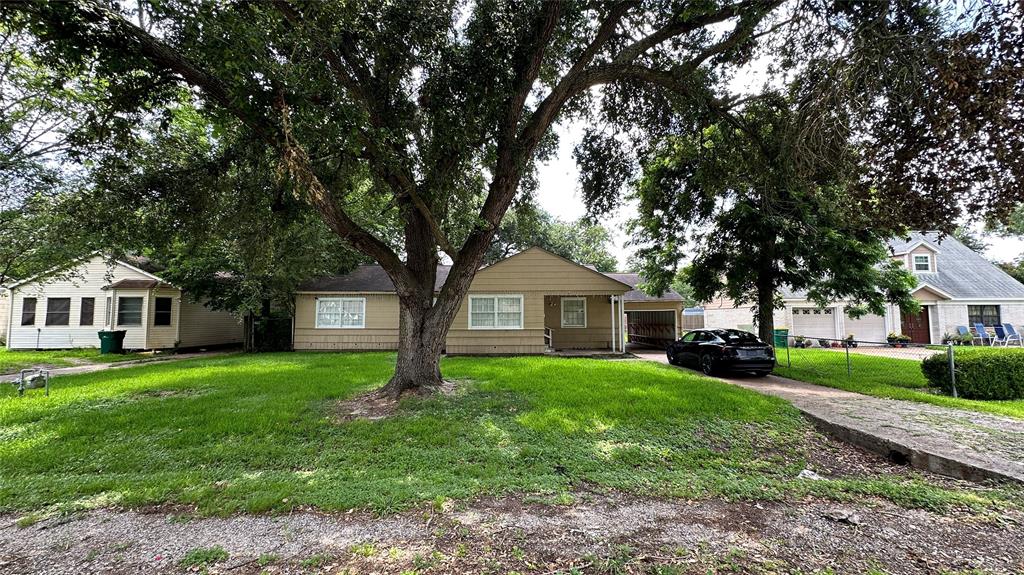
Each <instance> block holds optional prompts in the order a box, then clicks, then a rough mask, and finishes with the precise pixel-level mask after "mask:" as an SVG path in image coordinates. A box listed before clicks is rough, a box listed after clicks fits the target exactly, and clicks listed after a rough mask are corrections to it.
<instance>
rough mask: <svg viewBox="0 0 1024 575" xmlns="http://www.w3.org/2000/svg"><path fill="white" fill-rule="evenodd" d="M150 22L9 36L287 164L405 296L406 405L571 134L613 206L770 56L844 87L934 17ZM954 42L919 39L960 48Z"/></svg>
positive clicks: (647, 6) (627, 6)
mask: <svg viewBox="0 0 1024 575" xmlns="http://www.w3.org/2000/svg"><path fill="white" fill-rule="evenodd" d="M140 4H141V5H142V6H143V7H144V11H146V12H148V17H147V18H143V19H140V22H145V23H146V25H145V26H140V25H136V24H135V23H133V22H132V20H131V16H132V15H131V14H129V13H127V12H126V11H125V9H124V7H123V5H122V4H121V3H118V2H110V3H103V2H97V1H89V0H76V1H68V2H59V3H58V2H32V1H14V2H5V3H4V4H3V8H2V11H0V18H2V22H3V23H4V25H5V26H9V27H11V28H18V29H27V30H30V31H31V32H32V33H33V34H35V35H36V37H37V38H38V40H39V43H38V50H39V53H40V54H39V55H40V58H43V59H45V60H46V61H47V62H49V64H50V65H51V66H53V67H54V68H55V69H75V68H83V67H84V68H87V69H88V70H89V71H90V73H91V74H94V75H95V76H97V77H102V78H104V79H105V81H106V82H107V83H108V90H109V97H108V99H107V101H105V102H104V103H102V106H97V109H98V110H99V109H101V108H102V110H103V112H104V114H107V115H113V116H114V117H119V118H123V117H127V118H132V117H141V116H145V115H146V114H148V113H152V112H153V111H155V110H159V109H160V108H161V107H162V106H164V105H166V103H167V102H168V101H169V100H171V99H173V98H176V97H178V95H179V94H180V91H181V88H182V87H183V86H185V87H187V88H188V89H189V90H190V92H189V93H190V94H191V96H192V97H193V98H194V99H195V100H197V102H198V104H199V105H201V106H204V107H205V111H206V112H207V113H209V114H210V115H211V116H212V117H214V118H215V119H216V123H217V131H219V132H220V133H222V134H223V135H224V137H229V138H233V139H235V140H243V139H251V140H253V141H256V142H259V143H260V144H261V145H263V146H265V148H266V149H267V150H268V152H269V153H270V154H271V155H272V156H273V157H275V158H276V161H277V162H279V165H280V167H281V171H282V173H283V174H286V175H287V177H288V180H289V186H290V189H291V190H293V191H294V193H296V194H297V195H298V196H299V197H301V198H302V199H303V200H304V201H306V202H308V204H309V205H310V206H312V207H313V208H315V209H316V210H317V211H318V212H319V214H320V216H321V217H322V219H323V220H324V221H325V222H326V223H327V225H328V226H329V227H330V228H331V229H332V230H333V231H334V233H336V234H337V235H338V236H339V237H341V238H343V239H344V240H345V241H347V242H348V243H349V244H351V245H352V246H353V247H354V248H356V249H357V250H359V251H360V252H362V253H363V254H365V255H367V256H369V257H370V258H372V259H374V260H376V261H377V262H379V263H380V265H381V266H382V267H383V268H384V269H385V270H386V271H387V273H388V275H389V276H390V277H391V279H392V280H393V281H394V284H395V286H396V290H397V293H398V297H399V302H400V308H401V313H400V318H401V329H400V331H401V335H400V341H399V353H398V362H397V366H396V371H395V374H394V376H393V378H392V380H391V382H390V383H389V384H388V386H387V387H386V388H385V391H386V392H388V393H390V394H392V395H398V394H400V393H401V392H402V391H403V390H406V389H409V388H415V387H419V386H427V387H429V386H436V385H438V384H439V383H440V381H441V373H440V368H439V358H440V353H441V350H442V348H443V345H444V337H445V334H446V333H447V330H448V328H449V326H450V325H451V322H452V320H453V318H454V316H455V313H456V311H457V309H458V307H459V305H460V304H461V302H462V300H463V297H464V296H465V294H466V292H467V290H468V288H469V285H470V282H471V280H472V278H473V276H474V274H475V272H476V270H477V269H478V268H479V266H480V264H481V262H482V261H483V258H484V256H485V254H486V252H487V250H488V248H489V246H490V245H491V241H492V239H493V237H494V234H495V232H496V230H497V229H498V227H499V226H500V224H501V221H502V218H503V216H504V215H505V213H506V211H507V210H508V208H509V206H510V205H511V204H512V202H513V200H514V199H515V198H516V197H517V194H520V193H521V192H523V190H524V189H525V188H529V187H530V186H531V185H534V184H535V180H534V179H533V177H532V175H533V166H534V163H535V161H536V160H537V159H538V158H543V157H545V156H546V155H547V154H550V153H551V150H552V149H553V148H552V144H553V141H552V140H553V134H552V130H551V127H552V125H553V124H554V123H556V122H558V121H560V120H562V119H566V118H570V117H576V118H586V119H588V120H589V121H590V125H591V128H592V129H591V130H590V131H589V132H588V134H587V137H586V138H585V140H584V143H583V146H582V147H581V150H580V153H579V154H578V158H579V160H580V163H581V168H582V185H583V187H584V189H585V191H587V193H588V196H587V197H588V198H589V199H590V200H592V201H593V203H594V204H595V206H597V207H602V206H603V207H608V206H611V205H613V204H614V203H615V201H614V194H615V193H616V192H617V189H618V188H619V187H621V184H622V181H621V176H622V175H623V174H625V173H627V170H626V167H625V166H626V164H627V163H628V161H627V160H626V158H628V157H630V152H629V151H622V144H623V143H624V141H626V140H628V139H629V138H630V137H632V138H635V139H638V140H640V142H641V143H642V142H643V141H644V140H649V139H654V138H657V137H658V136H659V135H661V134H663V133H665V132H666V131H668V130H670V129H672V128H674V127H678V126H679V125H681V124H687V123H690V122H693V119H692V118H691V117H690V116H691V115H701V116H703V115H706V114H707V113H712V114H715V115H720V116H722V117H727V116H728V115H729V114H730V113H732V112H734V111H736V110H740V109H742V107H743V105H744V103H745V100H744V99H743V98H739V97H736V96H735V95H733V94H731V93H730V91H729V86H730V83H729V79H730V75H731V74H734V73H736V72H737V71H741V70H742V67H743V66H745V65H747V64H748V63H749V62H750V61H751V59H752V58H754V57H755V56H757V55H764V54H777V55H778V56H779V59H778V62H777V63H776V64H777V65H776V66H773V67H772V69H771V70H770V72H771V73H785V72H786V71H787V69H792V68H795V67H799V66H803V65H806V64H807V63H808V62H812V61H813V62H818V63H821V64H822V66H823V70H824V71H825V73H827V74H828V75H830V76H835V75H837V74H841V73H842V71H844V70H847V69H849V68H850V67H851V66H853V65H854V64H859V63H861V60H856V59H855V58H852V57H853V56H856V57H857V58H864V59H868V60H872V61H874V62H876V63H882V62H883V61H884V60H885V58H887V57H889V55H888V52H886V53H881V52H879V51H878V46H880V45H883V44H885V42H884V39H886V38H889V37H890V33H891V32H892V31H893V29H894V27H895V28H899V26H900V25H901V24H902V23H903V22H904V21H912V22H916V20H915V19H916V18H918V17H923V18H925V19H927V18H928V15H929V14H931V13H932V12H933V10H932V9H931V8H928V7H926V6H922V5H921V4H919V3H917V2H907V3H901V4H899V5H898V6H892V7H889V6H886V5H884V4H881V3H867V4H868V5H869V6H874V8H867V7H863V6H862V5H861V4H858V3H846V2H834V3H833V2H827V1H825V0H797V1H795V2H786V3H785V4H784V3H783V1H782V0H738V1H732V2H729V1H725V2H720V1H713V0H709V1H696V2H676V1H671V0H667V1H646V2H643V1H637V2H634V1H622V2H582V1H580V2H556V1H550V2H512V1H500V0H482V1H478V2H463V1H456V0H450V1H443V0H424V1H419V2H414V1H411V2H396V3H391V2H371V1H367V2H354V3H353V2H326V1H325V2H305V1H299V0H274V1H267V2H243V1H238V2H227V3H212V2H188V1H173V0H172V1H166V2H159V3H156V2H154V3H152V4H151V5H148V4H147V3H144V2H143V3H140ZM922 14H923V15H924V16H921V15H922ZM911 32H912V33H915V34H917V31H911ZM934 32H935V31H934V30H932V29H928V30H925V31H924V33H921V34H917V36H915V37H917V38H919V39H920V42H921V43H923V44H925V45H927V46H939V45H941V42H940V41H939V40H940V39H938V38H936V37H935V35H934ZM872 34H877V36H876V37H875V41H873V40H872ZM933 41H934V42H933ZM873 42H874V43H873ZM888 49H889V46H888V45H886V50H888ZM897 55H898V54H897ZM972 88H973V87H972V86H964V87H962V89H963V90H968V91H969V90H971V89H972ZM830 95H832V92H829V91H828V90H822V91H821V94H820V98H819V99H822V100H824V99H826V98H827V97H828V96H830ZM984 102H988V100H984ZM985 111H986V110H981V112H985ZM883 116H884V114H883ZM883 119H884V118H883ZM899 127H900V128H902V127H904V126H899ZM970 127H971V126H967V127H965V129H968V128H970ZM869 135H870V134H869ZM883 135H885V134H883ZM887 135H888V136H892V134H887ZM895 135H896V136H900V135H901V134H895ZM595 150H597V151H602V152H606V153H603V154H594V153H592V152H594V151H595ZM926 151H927V150H926ZM907 152H908V154H910V155H909V156H908V157H907V158H904V157H901V158H900V159H901V160H903V161H909V160H908V158H909V159H913V158H916V157H918V156H920V155H921V153H922V152H921V150H920V149H917V148H908V149H907ZM593 158H601V161H600V162H596V163H595V162H593V161H590V160H592V159H593ZM883 164H884V162H882V163H880V164H879V165H883ZM367 186H368V187H367ZM367 195H369V196H371V197H372V198H373V203H374V205H383V206H384V207H383V208H382V210H381V212H379V214H380V215H381V217H387V218H392V217H395V218H397V220H398V221H399V222H400V226H401V234H400V236H401V237H400V238H399V241H398V242H390V241H387V240H386V239H385V238H381V237H379V234H375V233H374V232H373V231H372V230H373V224H374V221H373V216H372V214H370V215H369V216H368V215H367V211H366V210H362V209H359V208H358V206H359V205H362V204H361V202H363V200H364V199H365V198H366V196H367ZM445 256H447V257H448V258H450V259H451V262H452V268H451V272H450V273H449V275H448V278H447V280H446V281H445V283H444V285H443V286H442V287H441V290H440V292H439V293H438V294H437V297H436V300H435V297H434V296H435V294H434V280H435V269H436V265H437V264H438V262H439V261H441V259H442V258H444V257H445Z"/></svg>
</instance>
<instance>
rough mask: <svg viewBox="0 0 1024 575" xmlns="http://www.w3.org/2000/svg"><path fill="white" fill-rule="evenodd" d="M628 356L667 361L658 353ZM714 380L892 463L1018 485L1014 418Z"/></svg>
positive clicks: (786, 385) (815, 388) (801, 387)
mask: <svg viewBox="0 0 1024 575" xmlns="http://www.w3.org/2000/svg"><path fill="white" fill-rule="evenodd" d="M629 351H630V352H631V353H633V355H635V356H637V357H638V358H640V359H645V360H650V361H657V362H660V363H665V364H667V363H668V359H667V358H666V357H665V352H663V351H660V350H643V349H632V350H629ZM680 369H685V368H680ZM719 379H722V380H723V381H726V382H729V383H731V384H734V385H738V386H740V387H745V388H747V389H751V390H753V391H757V392H759V393H763V394H766V395H774V396H776V397H780V398H782V399H785V400H786V401H788V402H790V403H792V404H793V405H794V406H795V407H796V408H797V409H799V410H800V411H801V412H802V413H803V414H804V415H805V416H807V417H808V418H809V419H810V420H811V421H812V422H814V424H815V425H816V426H817V427H818V428H819V429H820V430H821V431H823V432H825V433H827V434H829V435H832V436H834V437H838V438H839V439H842V440H844V441H848V442H850V443H853V444H854V445H858V446H860V447H863V448H865V449H868V450H870V451H873V452H875V453H878V454H880V455H883V456H885V457H888V458H890V459H892V460H894V461H898V462H905V463H908V464H910V465H912V466H914V467H917V468H919V469H926V470H928V471H932V472H935V473H940V474H942V475H948V476H951V477H957V478H961V479H969V480H973V481H983V480H986V479H995V480H1012V481H1019V482H1024V421H1022V420H1019V419H1014V418H1011V417H1001V416H998V415H989V414H984V413H978V412H974V411H966V410H962V409H951V408H948V407H940V406H937V405H931V404H927V403H918V402H914V401H901V400H896V399H881V398H877V397H870V396H867V395H862V394H859V393H852V392H849V391H843V390H840V389H833V388H831V387H824V386H821V385H814V384H811V383H806V382H802V381H796V380H792V379H787V378H784V377H778V376H774V375H771V376H768V377H763V378H756V377H742V376H739V377H737V376H729V377H720V378H719Z"/></svg>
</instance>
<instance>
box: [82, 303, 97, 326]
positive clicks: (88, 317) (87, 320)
mask: <svg viewBox="0 0 1024 575" xmlns="http://www.w3.org/2000/svg"><path fill="white" fill-rule="evenodd" d="M95 314H96V298H94V297H83V298H82V309H81V310H79V312H78V325H92V320H93V316H94V315H95Z"/></svg>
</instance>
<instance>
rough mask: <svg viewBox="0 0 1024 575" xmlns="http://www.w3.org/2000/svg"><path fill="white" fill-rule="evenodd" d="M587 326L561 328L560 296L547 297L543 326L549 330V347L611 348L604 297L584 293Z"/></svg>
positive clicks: (608, 312) (607, 303)
mask: <svg viewBox="0 0 1024 575" xmlns="http://www.w3.org/2000/svg"><path fill="white" fill-rule="evenodd" d="M585 297H586V299H587V327H585V328H579V327H566V328H563V327H562V298H561V296H547V297H546V298H545V302H544V303H545V305H544V325H545V327H548V328H550V329H551V346H552V347H554V348H555V349H611V347H612V344H611V341H612V305H611V302H610V301H609V298H608V296H606V295H605V296H585Z"/></svg>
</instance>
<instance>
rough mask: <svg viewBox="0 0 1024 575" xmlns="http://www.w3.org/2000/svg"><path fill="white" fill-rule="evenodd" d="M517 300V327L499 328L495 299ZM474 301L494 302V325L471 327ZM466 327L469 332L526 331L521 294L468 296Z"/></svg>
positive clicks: (524, 309)
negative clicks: (488, 300)
mask: <svg viewBox="0 0 1024 575" xmlns="http://www.w3.org/2000/svg"><path fill="white" fill-rule="evenodd" d="M499 297H504V298H517V299H518V300H519V327H499V326H498V301H497V298H499ZM475 299H493V300H495V301H494V325H493V326H490V325H481V326H474V325H473V300H475ZM466 316H467V317H466V326H467V328H468V329H471V330H474V331H475V330H491V331H494V330H508V331H518V330H522V329H526V303H525V302H524V301H523V294H515V293H498V294H476V295H471V296H469V307H468V308H467V309H466Z"/></svg>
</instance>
